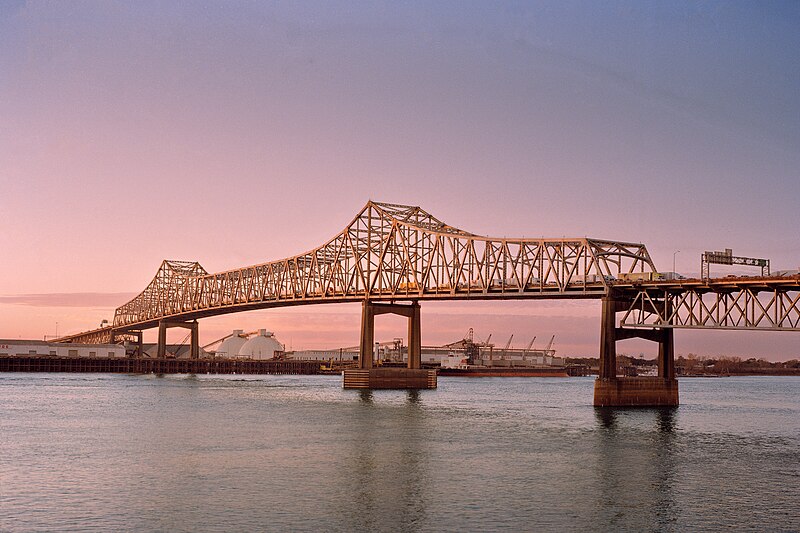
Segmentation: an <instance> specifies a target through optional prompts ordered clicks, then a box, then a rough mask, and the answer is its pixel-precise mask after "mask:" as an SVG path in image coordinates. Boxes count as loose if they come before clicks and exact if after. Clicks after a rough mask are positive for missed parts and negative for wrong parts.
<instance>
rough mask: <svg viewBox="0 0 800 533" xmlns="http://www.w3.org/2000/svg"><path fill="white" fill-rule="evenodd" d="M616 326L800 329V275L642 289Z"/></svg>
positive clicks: (690, 283) (698, 281)
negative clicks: (619, 324) (619, 323)
mask: <svg viewBox="0 0 800 533" xmlns="http://www.w3.org/2000/svg"><path fill="white" fill-rule="evenodd" d="M621 325H622V326H623V327H629V328H692V329H736V330H743V329H744V330H763V331H800V276H794V277H790V278H762V279H759V278H744V279H738V280H727V279H725V278H722V279H720V280H705V281H700V280H690V281H687V282H680V283H672V284H670V283H662V284H660V286H658V285H654V286H649V287H645V286H643V287H640V288H639V289H638V291H636V292H634V293H633V296H632V298H631V299H630V305H629V307H628V309H627V311H625V314H624V315H623V317H622V320H621Z"/></svg>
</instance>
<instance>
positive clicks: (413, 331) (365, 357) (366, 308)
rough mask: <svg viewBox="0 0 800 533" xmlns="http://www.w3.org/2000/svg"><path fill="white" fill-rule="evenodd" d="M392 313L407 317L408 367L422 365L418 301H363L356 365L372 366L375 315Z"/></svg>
mask: <svg viewBox="0 0 800 533" xmlns="http://www.w3.org/2000/svg"><path fill="white" fill-rule="evenodd" d="M384 314H393V315H400V316H404V317H407V318H408V368H412V369H417V368H421V367H422V334H421V332H420V328H421V322H422V321H421V318H420V317H421V315H420V306H419V302H416V301H415V302H411V304H410V305H406V304H385V303H372V302H370V301H368V300H367V301H364V303H363V304H362V307H361V344H360V345H359V348H358V354H359V355H358V367H359V368H363V369H368V368H372V366H373V358H374V353H373V348H374V346H375V316H377V315H384Z"/></svg>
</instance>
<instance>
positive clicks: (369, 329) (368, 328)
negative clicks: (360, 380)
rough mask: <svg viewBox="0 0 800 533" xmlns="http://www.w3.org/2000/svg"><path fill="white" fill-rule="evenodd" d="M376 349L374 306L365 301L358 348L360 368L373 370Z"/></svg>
mask: <svg viewBox="0 0 800 533" xmlns="http://www.w3.org/2000/svg"><path fill="white" fill-rule="evenodd" d="M374 347H375V311H374V306H373V304H371V303H369V302H368V301H364V302H363V303H362V304H361V343H360V344H359V346H358V368H361V369H363V370H368V369H370V368H372V358H373V356H374V354H373V353H372V350H373V348H374Z"/></svg>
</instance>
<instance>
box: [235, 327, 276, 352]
mask: <svg viewBox="0 0 800 533" xmlns="http://www.w3.org/2000/svg"><path fill="white" fill-rule="evenodd" d="M282 351H283V345H282V344H281V343H280V342H278V340H277V339H276V338H275V335H274V334H273V333H272V332H271V331H267V330H265V329H260V330H258V335H256V336H255V337H252V338H250V340H248V341H247V342H245V343H244V345H243V346H242V347H241V348H240V349H239V357H248V358H250V359H272V358H273V357H274V356H275V352H282Z"/></svg>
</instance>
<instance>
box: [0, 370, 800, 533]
mask: <svg viewBox="0 0 800 533" xmlns="http://www.w3.org/2000/svg"><path fill="white" fill-rule="evenodd" d="M592 391H593V378H569V379H559V378H483V379H469V378H440V379H439V388H438V389H437V390H429V391H427V390H426V391H419V392H413V391H373V392H361V391H353V390H342V388H341V378H340V377H338V376H186V375H173V376H165V377H156V376H138V375H109V374H13V373H6V374H0V531H4V532H15V531H70V530H71V531H170V532H172V531H498V530H503V531H565V530H566V531H720V530H736V531H740V530H753V531H765V530H769V531H798V530H800V378H788V377H769V378H763V377H752V378H750V377H746V378H719V379H683V380H681V382H680V394H681V405H680V407H678V408H676V409H616V410H614V409H609V410H600V409H595V408H593V407H592V406H591V401H592Z"/></svg>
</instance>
